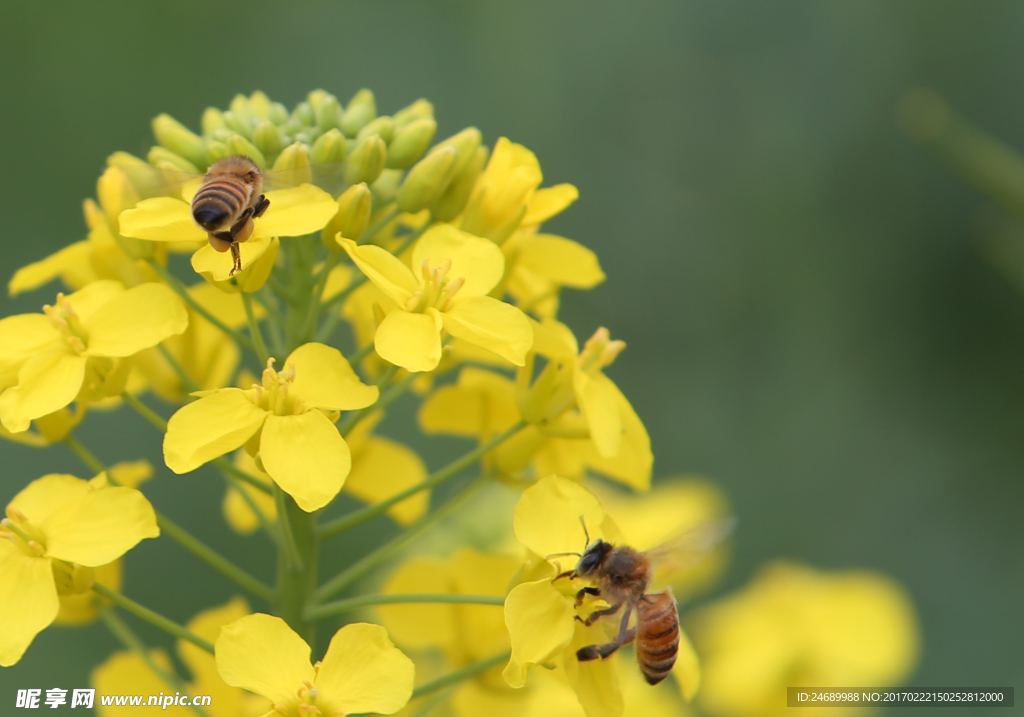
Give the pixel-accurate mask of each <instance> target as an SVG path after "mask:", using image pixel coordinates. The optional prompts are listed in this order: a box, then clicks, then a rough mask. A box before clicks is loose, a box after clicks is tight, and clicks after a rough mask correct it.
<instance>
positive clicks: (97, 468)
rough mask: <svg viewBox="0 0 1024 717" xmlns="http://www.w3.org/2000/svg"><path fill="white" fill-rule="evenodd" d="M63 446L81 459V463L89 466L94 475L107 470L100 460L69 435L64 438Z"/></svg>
mask: <svg viewBox="0 0 1024 717" xmlns="http://www.w3.org/2000/svg"><path fill="white" fill-rule="evenodd" d="M64 445H66V446H67V447H68V448H70V449H71V450H72V451H74V454H75V455H76V456H78V457H79V458H80V459H81V461H82V463H84V464H85V465H87V466H89V468H90V469H91V470H92V471H93V472H94V473H102V472H103V471H105V470H107V469H106V467H105V466H104V465H103V463H102V462H101V461H100V459H99V458H97V457H96V456H94V455H93V454H92V452H91V451H90V450H89V449H88V448H86V447H85V446H83V445H82V444H81V443H79V442H78V439H77V438H75V437H74V436H73V435H71V434H70V433H69V434H68V435H66V436H64Z"/></svg>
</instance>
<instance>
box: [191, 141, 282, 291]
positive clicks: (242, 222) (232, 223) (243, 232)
mask: <svg viewBox="0 0 1024 717" xmlns="http://www.w3.org/2000/svg"><path fill="white" fill-rule="evenodd" d="M269 206H270V200H269V199H267V197H266V195H264V194H263V173H262V172H261V171H260V168H259V167H257V166H256V163H255V162H253V161H252V160H251V159H249V158H248V157H246V156H245V155H242V154H237V155H234V156H232V157H224V159H219V160H217V161H216V162H214V163H213V164H211V165H210V168H209V169H208V170H207V171H206V174H205V175H203V182H202V184H200V185H199V189H198V191H196V193H195V196H193V197H192V218H193V219H195V222H196V224H198V225H199V226H200V227H201V228H202V229H203V230H204V231H205V232H207V234H208V236H209V240H210V245H211V246H212V247H213V248H214V249H216V250H217V251H221V252H224V251H228V250H229V249H230V250H231V258H232V259H233V260H234V266H233V267H232V269H231V274H232V275H233V274H235V273H236V272H239V271H241V270H242V256H241V253H240V252H239V250H238V245H239V244H240V243H241V242H244V241H246V240H247V239H248V238H249V237H250V236H252V230H253V221H252V220H253V219H258V218H259V217H261V216H263V213H264V212H265V211H267V207H269Z"/></svg>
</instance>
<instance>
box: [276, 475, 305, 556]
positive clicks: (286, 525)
mask: <svg viewBox="0 0 1024 717" xmlns="http://www.w3.org/2000/svg"><path fill="white" fill-rule="evenodd" d="M284 495H285V494H284V491H283V490H281V488H280V486H278V485H277V484H276V483H275V484H274V505H275V506H276V507H277V523H278V525H280V526H281V543H282V546H283V547H284V553H285V556H286V557H287V559H288V565H289V567H290V569H291V571H292V572H296V573H298V572H302V569H303V565H302V553H300V552H299V546H298V545H297V544H296V542H295V534H294V533H293V532H292V526H291V521H290V520H289V518H288V511H287V510H286V503H285V497H284Z"/></svg>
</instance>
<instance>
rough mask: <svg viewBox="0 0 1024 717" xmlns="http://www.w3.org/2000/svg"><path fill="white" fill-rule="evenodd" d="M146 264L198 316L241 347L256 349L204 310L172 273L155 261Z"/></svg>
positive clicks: (248, 341)
mask: <svg viewBox="0 0 1024 717" xmlns="http://www.w3.org/2000/svg"><path fill="white" fill-rule="evenodd" d="M146 263H147V264H149V265H150V266H151V267H153V271H155V272H156V273H157V274H158V275H159V276H160V278H161V279H163V280H164V282H165V283H166V284H167V285H168V286H169V287H171V289H173V290H174V292H175V293H176V294H177V295H178V296H180V297H181V298H182V299H184V300H185V303H187V304H188V305H189V306H191V307H192V308H193V309H195V311H196V313H197V314H199V315H200V316H202V317H203V318H204V319H206V320H207V321H209V322H210V323H211V324H213V325H214V326H216V327H217V328H218V329H220V330H221V331H223V332H224V333H225V334H227V335H228V336H229V337H230V338H231V340H232V341H234V342H235V343H236V344H238V345H239V346H243V347H245V348H247V349H253V348H254V347H253V344H252V341H250V340H249V339H247V338H245V337H244V336H242V334H240V333H238V332H237V331H235V330H234V329H232V328H231V327H230V326H228V325H227V324H225V323H224V322H223V321H221V320H220V319H218V318H217V317H216V316H214V315H213V314H211V313H210V312H209V311H207V310H206V308H204V307H203V306H202V305H201V304H200V303H199V302H198V301H196V300H195V299H193V298H192V295H191V294H189V293H188V289H186V288H185V287H184V285H182V283H181V282H180V281H178V279H177V278H176V277H175V276H174V275H173V274H171V272H169V271H167V269H165V268H164V267H162V266H160V264H159V263H158V262H157V261H156V260H155V259H146Z"/></svg>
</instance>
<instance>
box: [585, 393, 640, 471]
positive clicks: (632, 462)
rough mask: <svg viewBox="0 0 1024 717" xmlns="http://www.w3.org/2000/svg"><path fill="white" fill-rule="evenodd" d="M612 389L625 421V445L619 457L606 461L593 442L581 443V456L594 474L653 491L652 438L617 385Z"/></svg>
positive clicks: (623, 432)
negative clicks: (595, 472)
mask: <svg viewBox="0 0 1024 717" xmlns="http://www.w3.org/2000/svg"><path fill="white" fill-rule="evenodd" d="M609 385H610V386H611V387H612V388H613V389H614V390H615V394H616V397H617V398H616V400H617V401H618V404H619V416H620V418H621V420H622V443H621V444H620V446H619V453H618V455H617V456H614V457H612V458H607V457H604V456H602V455H600V453H599V452H598V450H597V446H596V445H595V444H594V442H593V441H589V442H583V443H582V449H581V451H580V454H581V455H582V457H583V459H584V460H585V461H586V463H587V465H589V466H590V467H591V468H593V469H594V470H596V471H598V472H600V473H604V474H605V475H607V476H609V477H610V478H614V479H615V480H617V481H620V482H622V483H625V484H626V485H628V486H631V487H633V488H636V489H637V490H641V491H645V490H647V489H649V488H650V487H651V466H652V465H653V464H654V455H653V454H652V453H651V439H650V436H648V435H647V429H646V428H644V424H643V422H642V421H641V420H640V417H639V416H638V415H636V411H634V410H633V407H632V406H631V405H630V403H629V400H628V399H627V398H626V397H625V396H624V395H622V392H621V391H619V389H618V387H617V386H616V385H615V384H614V383H611V381H609Z"/></svg>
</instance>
